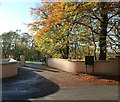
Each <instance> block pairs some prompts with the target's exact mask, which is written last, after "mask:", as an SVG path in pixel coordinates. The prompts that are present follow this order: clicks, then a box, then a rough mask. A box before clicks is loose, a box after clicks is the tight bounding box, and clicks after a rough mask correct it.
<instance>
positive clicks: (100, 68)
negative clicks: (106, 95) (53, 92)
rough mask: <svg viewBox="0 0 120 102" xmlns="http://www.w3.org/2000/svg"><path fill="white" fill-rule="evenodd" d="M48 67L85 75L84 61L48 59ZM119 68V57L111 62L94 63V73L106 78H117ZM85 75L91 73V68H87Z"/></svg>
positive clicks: (89, 66)
mask: <svg viewBox="0 0 120 102" xmlns="http://www.w3.org/2000/svg"><path fill="white" fill-rule="evenodd" d="M48 66H50V67H53V68H58V69H61V70H64V71H67V72H73V73H80V72H83V73H85V71H86V65H85V61H81V60H79V61H77V60H66V59H55V58H49V59H48ZM119 66H120V57H119V56H117V57H116V58H115V59H113V60H109V61H95V62H94V73H95V74H101V75H108V76H118V75H120V74H119V73H118V67H119ZM87 73H90V74H92V73H93V66H91V65H88V66H87Z"/></svg>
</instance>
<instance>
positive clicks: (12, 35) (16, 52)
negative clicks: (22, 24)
mask: <svg viewBox="0 0 120 102" xmlns="http://www.w3.org/2000/svg"><path fill="white" fill-rule="evenodd" d="M20 32H21V31H19V30H16V31H15V32H14V31H9V32H6V33H3V34H2V35H1V38H2V57H3V58H8V57H9V55H13V56H14V57H15V59H17V60H19V57H20V55H24V56H25V58H26V60H31V59H32V60H38V59H41V58H40V57H41V53H40V52H39V51H36V50H35V44H34V39H33V38H32V36H31V35H30V34H28V33H22V34H20Z"/></svg>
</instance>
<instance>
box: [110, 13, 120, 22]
mask: <svg viewBox="0 0 120 102" xmlns="http://www.w3.org/2000/svg"><path fill="white" fill-rule="evenodd" d="M118 14H120V12H119V11H118V12H117V13H116V14H114V15H112V16H111V17H109V18H108V21H109V20H110V19H111V18H112V17H114V16H116V15H118Z"/></svg>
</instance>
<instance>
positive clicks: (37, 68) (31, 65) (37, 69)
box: [25, 64, 59, 73]
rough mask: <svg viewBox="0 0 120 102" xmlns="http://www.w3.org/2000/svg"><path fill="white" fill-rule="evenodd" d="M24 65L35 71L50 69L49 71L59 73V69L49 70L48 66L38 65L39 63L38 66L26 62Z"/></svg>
mask: <svg viewBox="0 0 120 102" xmlns="http://www.w3.org/2000/svg"><path fill="white" fill-rule="evenodd" d="M40 66H42V67H40ZM25 67H27V68H29V67H30V68H31V69H33V70H35V71H37V72H42V71H50V72H58V73H59V71H55V70H50V69H49V68H48V67H46V66H45V65H40V64H39V66H36V64H26V66H25Z"/></svg>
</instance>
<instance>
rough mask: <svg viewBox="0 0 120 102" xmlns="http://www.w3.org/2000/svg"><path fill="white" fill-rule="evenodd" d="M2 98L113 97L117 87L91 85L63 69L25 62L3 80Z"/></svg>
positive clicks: (63, 98)
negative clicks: (13, 74) (16, 71)
mask: <svg viewBox="0 0 120 102" xmlns="http://www.w3.org/2000/svg"><path fill="white" fill-rule="evenodd" d="M2 94H3V96H2V98H3V100H23V99H24V100H29V101H34V100H117V99H118V86H115V85H93V84H92V83H88V82H84V81H83V80H82V79H80V78H76V77H75V76H71V74H69V73H66V72H58V71H56V70H54V69H52V68H49V67H46V66H42V65H39V66H38V64H37V65H35V64H34V65H33V64H31V65H30V64H29V65H28V66H26V67H20V68H19V74H18V75H17V76H15V77H12V78H8V79H4V80H3V90H2Z"/></svg>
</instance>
